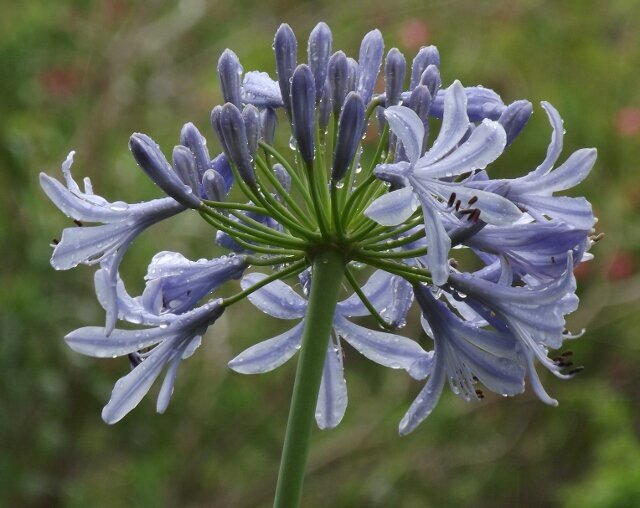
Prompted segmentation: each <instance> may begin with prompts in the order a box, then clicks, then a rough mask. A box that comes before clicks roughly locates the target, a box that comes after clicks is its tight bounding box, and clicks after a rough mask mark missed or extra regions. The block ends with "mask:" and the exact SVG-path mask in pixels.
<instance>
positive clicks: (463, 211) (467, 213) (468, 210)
mask: <svg viewBox="0 0 640 508" xmlns="http://www.w3.org/2000/svg"><path fill="white" fill-rule="evenodd" d="M456 211H457V210H456ZM473 212H475V210H474V209H473V208H465V209H464V210H460V215H471V214H472V213H473Z"/></svg>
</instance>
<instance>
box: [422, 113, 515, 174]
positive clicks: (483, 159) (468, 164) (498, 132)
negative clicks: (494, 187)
mask: <svg viewBox="0 0 640 508" xmlns="http://www.w3.org/2000/svg"><path fill="white" fill-rule="evenodd" d="M506 141H507V137H506V134H505V131H504V129H503V128H502V126H501V125H500V124H499V123H498V122H493V121H491V120H484V121H483V122H482V123H481V124H480V125H479V126H478V127H476V128H475V129H474V131H473V132H472V133H471V136H470V137H469V139H468V140H467V141H466V142H465V143H463V144H462V145H461V146H460V147H459V148H457V149H456V150H454V151H453V152H451V154H449V155H448V156H445V157H443V158H441V159H440V160H439V161H438V162H435V163H432V164H428V165H427V164H426V163H425V162H423V161H425V160H426V159H427V157H428V153H427V156H426V157H425V158H424V159H420V160H419V161H418V162H417V163H416V166H415V172H414V174H415V175H418V174H420V175H422V174H424V175H425V176H429V177H430V178H444V177H451V176H457V175H460V174H464V173H467V172H469V171H472V170H475V169H484V168H486V167H487V165H488V164H490V163H491V162H493V161H494V160H496V159H497V158H498V157H499V156H500V154H501V153H502V152H503V150H504V147H505V146H506Z"/></svg>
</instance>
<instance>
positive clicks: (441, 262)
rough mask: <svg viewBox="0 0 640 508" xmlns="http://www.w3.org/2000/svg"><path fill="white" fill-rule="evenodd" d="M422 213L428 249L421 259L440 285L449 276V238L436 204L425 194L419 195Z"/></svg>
mask: <svg viewBox="0 0 640 508" xmlns="http://www.w3.org/2000/svg"><path fill="white" fill-rule="evenodd" d="M420 201H421V203H422V213H423V215H424V225H425V241H426V243H427V247H428V251H427V254H426V255H425V256H423V257H422V258H421V259H422V260H423V261H424V262H425V263H426V265H427V268H429V270H430V271H431V277H432V279H433V283H434V284H435V285H436V286H441V285H442V284H444V283H445V282H447V278H448V277H449V250H450V249H451V239H450V238H449V235H448V234H447V232H446V230H445V229H444V226H443V225H442V221H441V220H440V216H439V212H438V207H437V204H436V203H435V202H434V200H433V198H432V197H431V196H430V195H429V194H427V193H424V194H421V195H420Z"/></svg>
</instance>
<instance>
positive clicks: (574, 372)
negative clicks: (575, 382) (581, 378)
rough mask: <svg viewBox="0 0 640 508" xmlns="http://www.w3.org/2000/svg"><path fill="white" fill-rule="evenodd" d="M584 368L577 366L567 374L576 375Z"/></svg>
mask: <svg viewBox="0 0 640 508" xmlns="http://www.w3.org/2000/svg"><path fill="white" fill-rule="evenodd" d="M583 370H584V367H576V368H575V369H571V370H570V371H569V372H567V374H568V375H569V376H575V375H576V374H577V373H578V372H581V371H583Z"/></svg>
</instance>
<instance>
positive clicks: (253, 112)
mask: <svg viewBox="0 0 640 508" xmlns="http://www.w3.org/2000/svg"><path fill="white" fill-rule="evenodd" d="M242 120H243V121H244V129H245V131H246V133H247V142H248V144H249V153H250V154H251V157H255V156H256V152H257V151H258V140H259V139H260V112H259V111H258V108H256V107H255V106H252V105H251V104H247V105H246V106H245V107H244V109H243V110H242Z"/></svg>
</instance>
